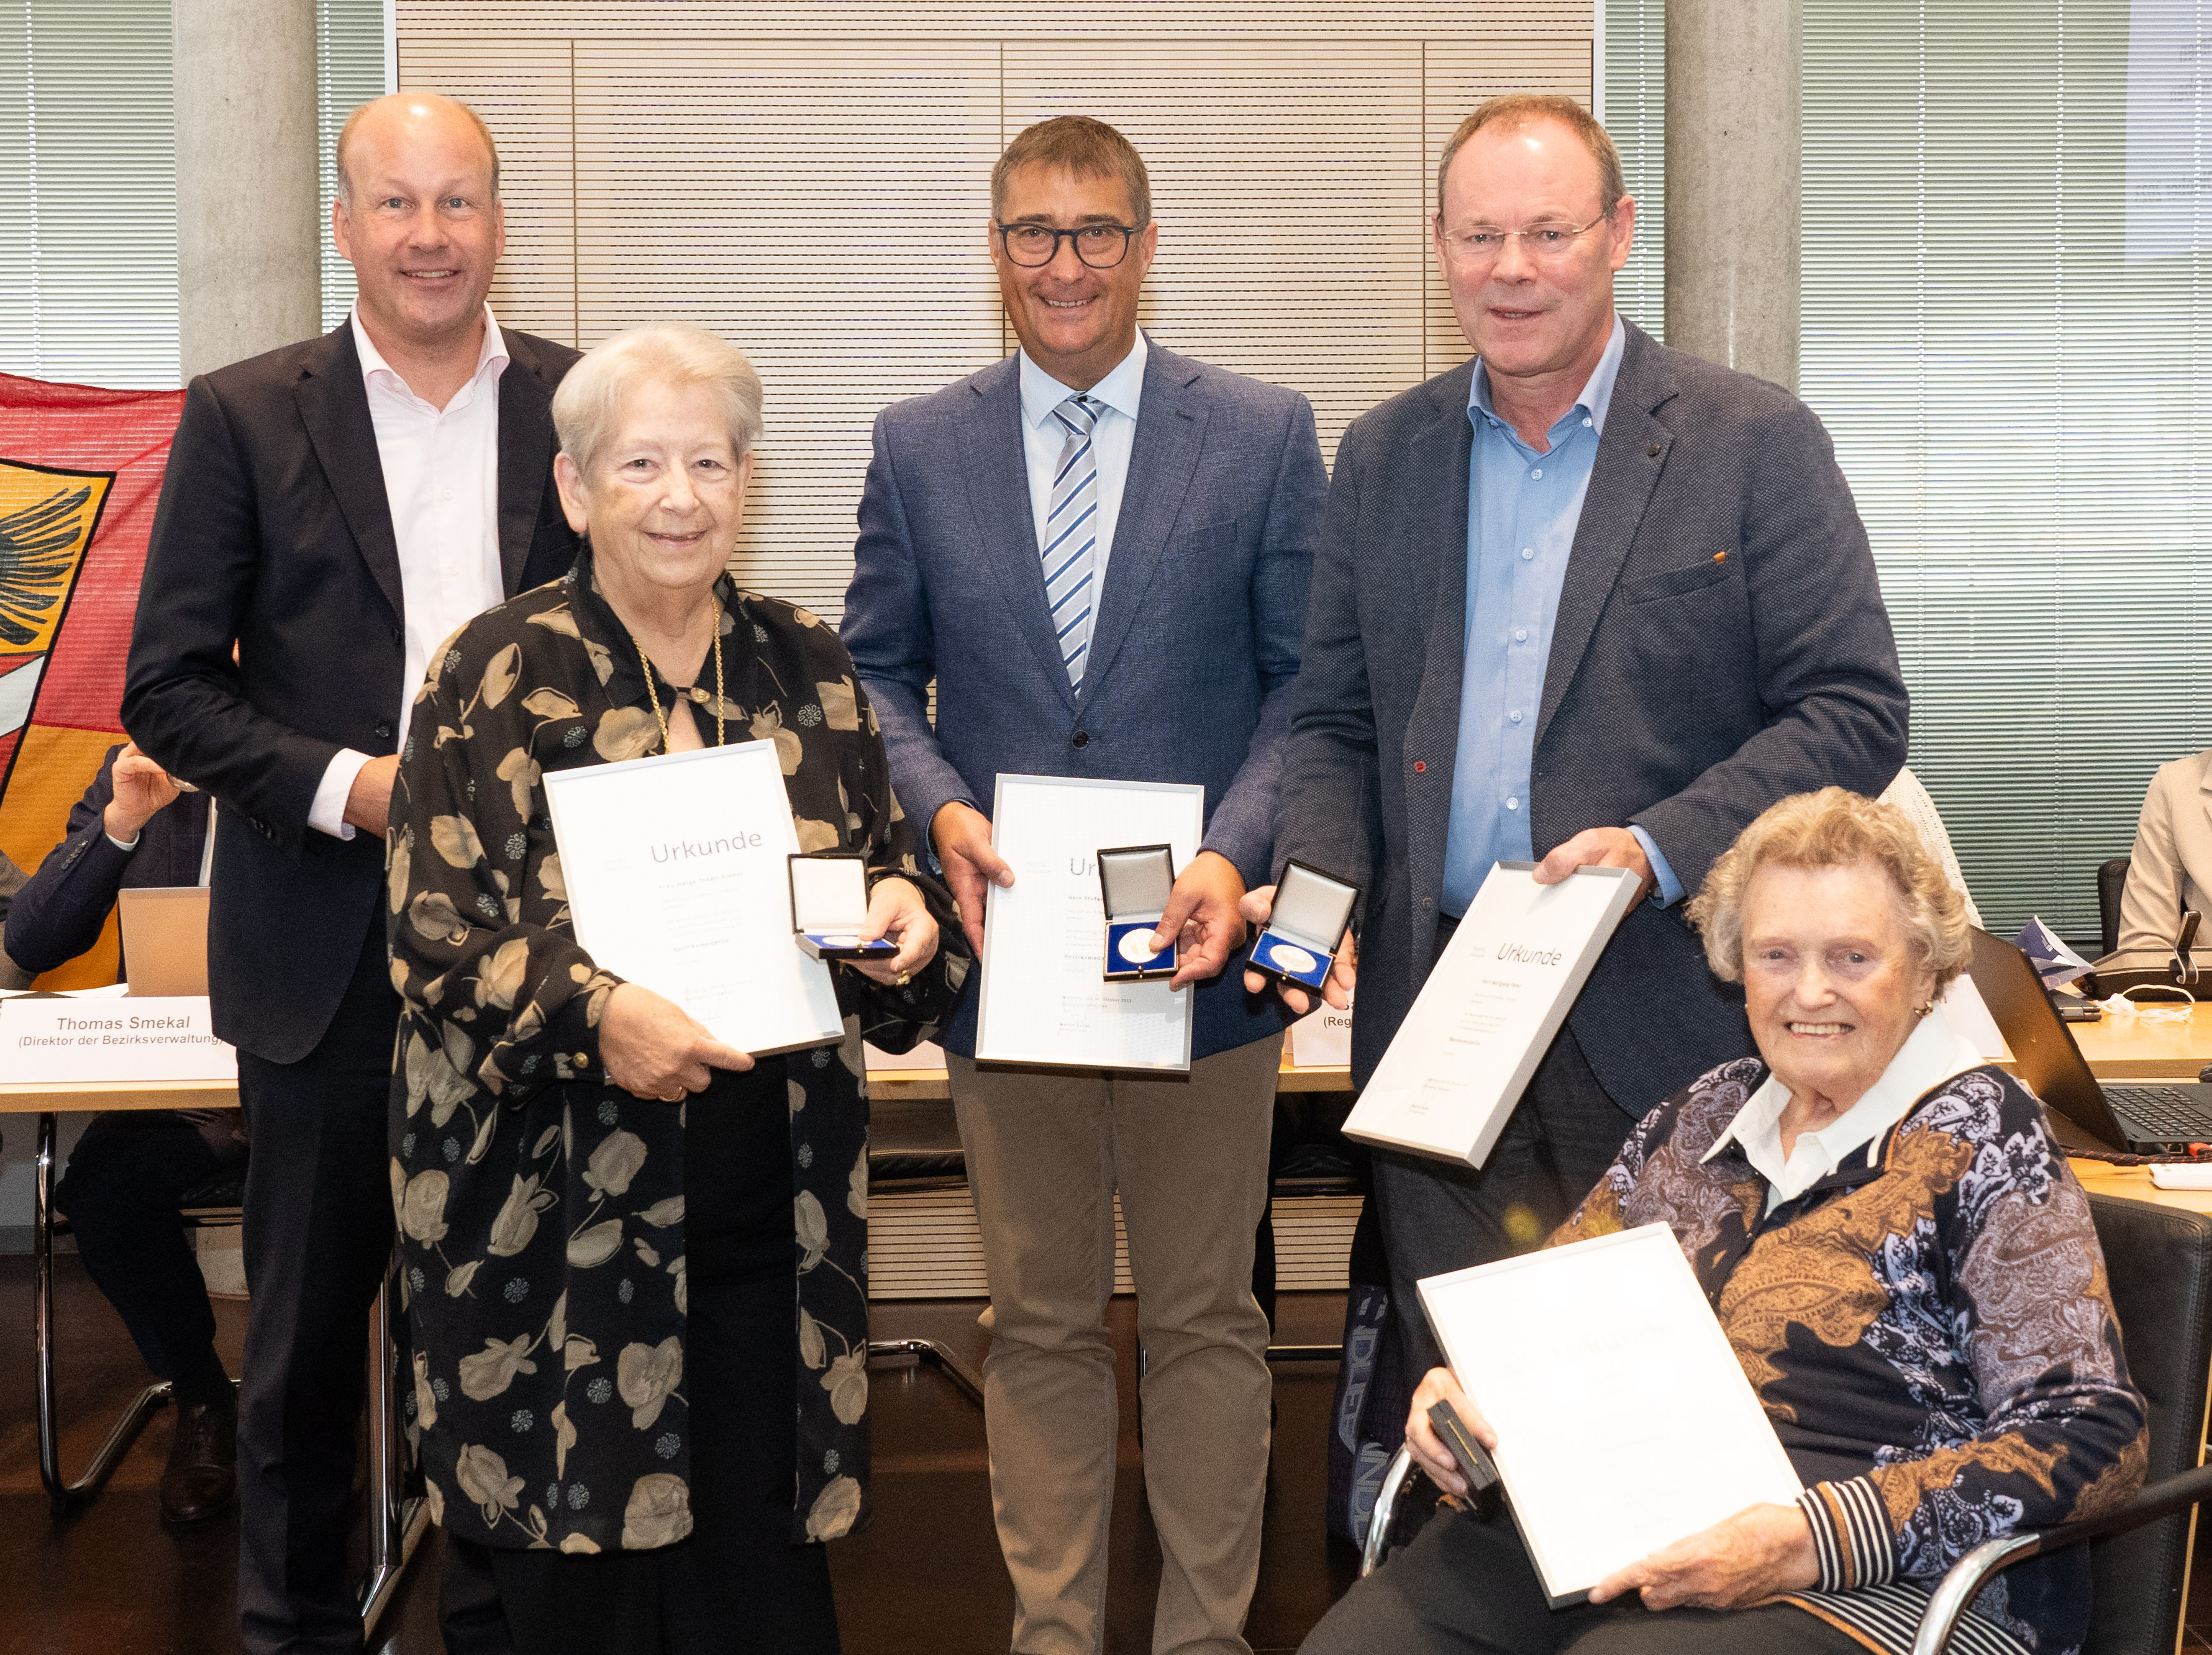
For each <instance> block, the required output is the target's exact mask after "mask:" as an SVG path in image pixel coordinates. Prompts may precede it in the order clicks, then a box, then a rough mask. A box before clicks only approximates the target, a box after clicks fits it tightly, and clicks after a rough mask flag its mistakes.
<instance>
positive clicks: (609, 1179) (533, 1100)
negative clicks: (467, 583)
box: [387, 549, 969, 1552]
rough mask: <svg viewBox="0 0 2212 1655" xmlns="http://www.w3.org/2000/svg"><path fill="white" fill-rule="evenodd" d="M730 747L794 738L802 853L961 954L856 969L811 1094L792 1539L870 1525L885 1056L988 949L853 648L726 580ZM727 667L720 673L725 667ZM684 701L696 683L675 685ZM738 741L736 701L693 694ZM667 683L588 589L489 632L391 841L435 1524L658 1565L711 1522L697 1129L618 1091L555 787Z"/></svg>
mask: <svg viewBox="0 0 2212 1655" xmlns="http://www.w3.org/2000/svg"><path fill="white" fill-rule="evenodd" d="M715 591H716V593H717V595H718V597H720V600H721V603H722V609H723V621H722V628H723V630H722V648H723V652H724V662H725V671H726V686H725V688H726V694H727V695H728V697H729V702H728V703H726V704H725V706H723V707H722V709H721V711H722V712H723V714H724V716H725V718H726V719H727V720H728V721H729V725H730V728H729V737H730V739H732V740H733V741H743V740H749V739H757V740H768V741H773V742H774V743H775V744H776V748H777V750H778V752H779V754H780V755H781V758H782V761H783V772H784V785H785V786H786V788H787V790H788V791H789V793H790V795H791V803H792V812H793V817H794V820H795V823H796V826H797V827H798V830H799V844H800V845H801V846H802V847H803V848H805V849H806V850H810V851H813V850H825V849H831V848H838V849H848V850H858V851H860V852H863V853H864V854H865V856H866V859H867V862H868V864H869V867H870V869H871V870H872V871H871V874H870V881H871V883H872V882H874V881H875V880H876V879H878V878H883V877H887V876H890V875H892V874H899V875H902V876H905V877H906V878H908V879H910V880H912V881H913V882H915V885H917V886H918V887H920V888H921V890H922V892H923V894H924V896H925V898H926V900H927V901H928V902H929V904H930V906H931V909H932V911H933V912H934V913H935V914H936V916H937V918H938V921H939V925H940V926H941V927H942V930H943V934H944V944H943V949H942V951H941V952H940V953H939V956H938V958H937V959H936V961H933V963H932V964H931V965H930V966H929V967H927V968H926V969H925V970H923V971H922V972H920V973H916V975H915V980H914V982H913V983H912V984H910V985H908V986H907V987H905V988H903V989H892V988H884V987H882V986H879V985H876V984H874V983H872V982H870V981H868V980H867V979H865V978H862V977H860V976H859V975H857V974H856V973H852V972H848V971H845V970H842V969H839V970H838V971H837V972H836V979H837V984H838V997H839V1001H840V1003H841V1005H842V1006H843V1008H844V1009H845V1010H846V1013H847V1015H846V1017H845V1034H844V1040H843V1041H842V1044H841V1045H839V1046H836V1047H829V1048H822V1049H817V1050H815V1051H812V1052H793V1053H791V1054H789V1055H788V1057H787V1058H786V1062H787V1065H788V1069H789V1074H790V1084H789V1097H790V1106H791V1155H792V1170H793V1180H794V1186H795V1188H796V1191H797V1199H796V1202H795V1203H794V1209H793V1241H792V1262H793V1306H792V1313H793V1315H794V1316H795V1317H796V1318H797V1319H798V1323H799V1339H798V1349H799V1363H800V1373H799V1453H798V1462H797V1464H796V1467H795V1477H794V1486H795V1488H796V1494H797V1500H796V1504H795V1506H794V1508H793V1519H792V1537H793V1540H794V1541H820V1540H829V1539H833V1538H835V1537H837V1536H839V1535H842V1534H844V1533H847V1532H848V1531H850V1530H851V1529H852V1528H853V1527H854V1525H856V1524H857V1523H859V1522H860V1520H861V1519H862V1517H863V1514H864V1512H865V1508H866V1478H867V1464H868V1443H867V1423H866V1409H867V1400H868V1380H867V1367H866V1364H867V1251H866V1249H867V1171H868V1169H867V1152H868V1123H867V1106H866V1102H865V1101H864V1100H863V1099H862V1096H861V1089H860V1082H861V1079H862V1076H863V1063H862V1058H861V1051H860V1043H861V1039H862V1036H863V1035H864V1034H865V1035H866V1037H867V1038H868V1039H869V1040H873V1041H875V1042H876V1043H877V1044H878V1045H879V1046H883V1047H884V1048H885V1049H887V1050H890V1051H894V1052H901V1051H905V1050H906V1049H908V1047H909V1046H912V1045H913V1044H914V1043H915V1042H916V1041H918V1040H925V1039H927V1038H928V1037H929V1036H930V1035H931V1034H933V1032H934V1031H935V1029H936V1028H937V1027H938V1026H939V1024H941V1023H942V1022H943V1021H945V1018H946V1017H947V1016H949V1015H951V1010H952V1007H953V1004H954V1003H955V1001H956V1000H957V997H958V993H959V990H960V986H961V983H962V981H963V979H964V977H965V975H966V973H967V968H968V963H969V961H968V950H967V945H966V943H965V942H964V941H963V938H962V935H961V930H960V926H959V924H958V923H957V916H956V912H955V910H954V908H953V906H952V903H951V898H950V897H949V896H948V895H947V894H946V893H945V891H944V889H943V888H942V887H940V886H939V885H938V884H937V883H936V882H934V881H933V880H932V879H931V878H929V877H928V876H926V875H924V874H922V873H921V872H920V871H919V870H918V869H917V867H916V865H915V836H914V832H913V828H912V826H911V824H909V823H908V821H906V820H905V819H904V817H903V815H902V813H901V812H900V810H899V807H898V804H897V802H896V799H895V798H894V797H892V793H891V787H890V771H889V768H888V767H887V766H886V764H885V762H884V749H883V743H882V740H881V738H880V737H879V736H878V733H877V729H876V719H875V714H874V712H872V710H871V708H870V707H869V706H868V703H867V699H866V694H865V693H864V692H863V691H862V690H861V689H860V688H859V686H858V685H857V683H856V682H854V676H853V667H852V663H851V661H850V659H849V658H848V657H847V656H846V653H845V651H844V648H843V646H842V645H841V644H840V643H839V642H838V641H837V639H836V634H834V633H833V632H831V631H830V630H829V628H828V627H824V626H823V625H822V624H821V622H820V621H817V619H816V618H815V617H814V616H813V615H809V614H808V613H806V611H805V610H804V609H794V608H793V607H792V606H791V605H789V604H787V603H778V602H776V601H775V600H774V599H771V598H766V597H759V596H757V595H756V594H753V593H750V592H744V591H736V590H734V589H733V588H732V585H731V584H730V583H729V581H728V580H727V579H724V580H721V581H720V582H718V583H717V585H716V588H715ZM708 661H709V664H708V670H706V671H705V672H702V675H701V676H702V678H705V679H707V680H708V682H711V681H712V666H711V662H712V657H711V656H710V657H709V658H708ZM655 677H656V682H657V686H658V689H659V695H660V697H661V704H662V705H663V706H670V705H672V698H673V697H675V696H676V695H678V694H684V693H686V692H680V691H677V690H674V689H671V688H670V686H669V685H668V683H667V682H666V681H665V679H660V678H659V675H658V674H656V675H655ZM689 694H690V698H691V700H692V701H693V704H694V705H693V718H694V720H695V722H696V723H697V724H698V726H699V728H700V731H701V734H702V736H703V737H706V738H707V739H708V741H709V742H711V741H712V740H713V729H714V712H715V707H714V704H713V703H714V697H713V695H712V694H711V693H710V692H709V691H708V690H706V689H703V688H702V689H696V690H693V691H691V692H689ZM660 749H661V740H660V731H659V724H658V723H657V721H656V720H655V718H654V717H653V712H652V711H651V708H650V706H649V703H648V698H647V690H646V682H645V678H644V676H643V670H642V668H641V664H640V660H639V657H638V653H637V650H636V647H635V645H634V644H633V643H632V641H631V640H630V637H629V633H628V631H627V630H626V629H625V628H624V627H623V625H622V622H621V621H619V620H618V619H617V617H616V616H615V614H614V612H613V611H612V610H611V609H610V608H608V606H607V605H606V603H605V601H604V600H603V599H602V598H601V597H599V594H598V592H597V591H596V590H595V589H594V588H593V585H592V577H591V553H590V551H589V549H586V550H585V552H584V553H583V555H581V556H580V558H579V559H578V561H577V563H576V566H575V567H574V568H573V569H572V570H571V571H570V572H569V573H568V574H567V575H566V576H564V577H563V578H562V579H560V580H557V581H555V582H554V583H552V584H551V585H546V586H541V587H539V588H538V589H537V590H535V591H528V592H525V593H523V594H521V595H520V597H515V598H513V599H512V600H511V601H509V602H508V603H504V604H502V605H501V606H500V607H498V608H496V609H491V610H489V611H487V612H486V613H485V614H483V615H480V616H478V617H477V619H476V620H474V621H471V622H470V623H469V624H468V625H467V626H466V627H463V628H462V629H461V630H460V632H459V633H458V634H455V635H454V636H453V639H452V640H449V641H448V643H447V647H446V651H445V652H444V654H443V656H442V658H441V659H440V660H439V661H437V662H436V663H435V664H433V667H432V669H431V671H430V674H429V676H428V681H427V682H425V683H424V685H423V687H422V691H421V692H420V694H418V695H417V696H416V706H415V712H414V718H413V722H412V724H411V726H410V733H409V736H408V742H407V747H406V750H405V751H404V754H403V755H402V756H401V761H400V769H399V779H398V785H397V787H396V788H395V790H394V792H393V795H392V832H391V835H390V840H389V846H388V851H387V858H388V867H389V874H390V877H389V881H388V888H389V892H390V910H391V912H390V919H389V925H390V934H391V939H392V982H393V985H394V986H395V987H397V988H398V991H399V992H400V994H401V995H402V997H404V1009H403V1015H402V1017H401V1021H400V1025H399V1034H398V1047H397V1051H396V1055H395V1063H394V1072H393V1076H392V1202H393V1204H394V1206H395V1208H396V1209H397V1210H398V1221H399V1229H400V1242H401V1246H402V1248H403V1252H404V1259H403V1263H404V1280H405V1288H404V1298H405V1301H406V1303H407V1305H408V1309H409V1319H410V1330H411V1333H412V1337H413V1349H412V1353H411V1354H412V1363H413V1367H414V1388H413V1391H412V1395H411V1398H410V1402H411V1410H412V1419H411V1421H410V1432H411V1433H418V1434H419V1440H420V1442H421V1445H422V1457H423V1462H424V1469H425V1470H426V1473H427V1475H428V1483H429V1500H430V1504H431V1510H432V1513H433V1515H434V1516H435V1518H436V1519H437V1520H438V1521H439V1522H440V1523H441V1524H442V1525H445V1526H447V1528H448V1529H450V1530H451V1531H453V1532H454V1533H456V1534H459V1535H463V1536H465V1537H467V1538H469V1539H471V1540H475V1541H478V1542H480V1543H483V1544H486V1545H491V1546H501V1547H558V1548H559V1549H562V1550H563V1551H569V1552H598V1551H607V1550H612V1549H617V1548H622V1549H651V1548H653V1547H658V1546H664V1545H668V1544H671V1543H673V1542H675V1541H678V1540H681V1539H682V1538H684V1536H686V1535H687V1534H689V1533H690V1530H691V1522H692V1519H691V1513H690V1489H689V1481H688V1479H689V1470H690V1430H689V1428H688V1416H689V1413H690V1403H688V1401H687V1400H686V1393H685V1389H684V1318H685V1311H686V1299H685V1293H684V1288H685V1279H684V1256H685V1250H684V1111H683V1107H682V1106H680V1105H675V1104H665V1103H660V1102H653V1101H646V1100H640V1099H638V1098H635V1097H633V1096H631V1095H630V1094H629V1093H627V1092H624V1091H622V1090H620V1089H619V1088H615V1087H611V1086H608V1085H605V1084H603V1083H602V1082H600V1081H599V1079H598V1078H597V1077H598V1075H599V1032H598V1027H597V1026H598V1023H599V1014H600V1011H601V1009H602V1008H603V1007H604V1005H605V1001H606V997H607V996H608V995H609V994H610V993H611V991H613V989H614V988H615V986H616V985H617V982H618V981H619V979H617V978H615V977H613V976H611V975H610V974H609V973H606V972H604V971H601V970H599V968H598V967H596V966H595V965H594V964H593V963H592V960H591V959H590V957H589V956H588V955H586V953H585V952H584V951H583V949H580V948H579V947H578V946H577V943H576V940H575V936H574V927H573V925H572V924H571V921H570V918H569V913H568V906H567V900H566V898H567V892H566V890H565V888H564V885H563V882H562V876H561V858H560V852H559V849H558V847H557V846H556V844H555V842H554V838H553V828H552V823H551V821H550V819H549V818H548V816H547V814H546V805H545V790H544V783H543V779H542V778H543V776H544V773H545V772H547V771H550V770H558V769H562V768H564V767H572V766H580V765H590V764H603V763H611V762H618V761H622V760H625V759H635V758H639V757H641V756H644V755H648V754H652V753H656V752H659V750H660Z"/></svg>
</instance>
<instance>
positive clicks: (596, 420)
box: [553, 322, 761, 487]
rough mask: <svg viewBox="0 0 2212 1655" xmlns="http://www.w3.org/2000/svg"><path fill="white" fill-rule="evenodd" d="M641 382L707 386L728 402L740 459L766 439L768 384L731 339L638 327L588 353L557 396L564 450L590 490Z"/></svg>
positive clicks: (665, 326) (687, 329)
mask: <svg viewBox="0 0 2212 1655" xmlns="http://www.w3.org/2000/svg"><path fill="white" fill-rule="evenodd" d="M641 379H658V380H659V381H661V382H662V383H664V384H667V385H679V386H684V385H708V386H711V387H712V388H713V389H714V391H718V392H719V393H720V396H721V398H722V406H723V413H724V417H725V418H726V419H727V421H729V429H730V447H731V450H732V452H733V453H735V454H736V455H737V456H738V458H744V456H745V455H746V454H748V453H750V452H752V446H753V445H754V444H755V443H757V442H758V441H759V440H760V437H761V382H760V375H759V374H758V373H755V372H754V371H753V365H752V363H751V362H750V361H749V360H747V358H746V356H745V354H744V352H743V351H741V350H739V349H738V348H737V347H736V346H735V345H733V344H732V343H730V342H729V341H728V340H726V339H724V338H721V337H720V336H716V335H714V334H712V333H709V332H708V331H707V330H706V329H704V328H695V327H691V326H690V325H688V324H684V323H681V322H656V323H654V324H652V325H650V326H648V327H642V328H632V329H630V330H629V331H628V332H626V333H617V335H615V336H614V337H613V338H611V339H608V340H605V341H602V342H601V343H599V344H596V345H594V346H592V348H591V349H589V350H587V351H586V352H585V353H584V355H583V360H582V361H579V362H578V363H577V364H576V365H575V366H574V367H572V368H570V369H569V370H568V373H567V375H566V376H565V377H564V378H563V379H562V381H561V385H560V388H559V389H558V390H557V391H555V392H554V393H553V428H554V430H555V431H556V432H557V433H559V435H560V438H561V452H562V453H564V454H566V455H567V456H568V458H569V460H570V461H571V462H572V463H573V464H574V465H575V468H576V470H579V471H580V472H581V473H582V474H583V476H584V478H585V481H586V486H587V487H588V486H589V483H590V480H591V477H592V466H593V464H594V463H595V462H596V461H597V460H598V459H599V451H600V450H601V449H603V448H605V446H607V444H608V443H609V442H610V441H611V440H613V437H614V424H615V418H616V415H617V413H618V412H619V411H620V409H621V407H622V400H623V397H624V396H625V395H626V394H628V392H629V390H630V388H631V387H632V386H633V385H636V384H637V383H638V382H639V381H640V380H641Z"/></svg>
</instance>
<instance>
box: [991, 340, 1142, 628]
mask: <svg viewBox="0 0 2212 1655" xmlns="http://www.w3.org/2000/svg"><path fill="white" fill-rule="evenodd" d="M1018 355H1019V356H1020V357H1021V381H1022V456H1023V458H1024V459H1025V460H1027V461H1028V463H1029V471H1030V515H1031V516H1032V517H1034V518H1036V543H1037V545H1038V546H1039V547H1040V548H1042V546H1043V545H1044V543H1045V541H1046V539H1047V538H1048V537H1047V536H1046V534H1045V527H1044V524H1045V518H1046V516H1047V515H1048V513H1049V512H1051V510H1052V480H1053V478H1054V476H1056V475H1058V473H1059V470H1060V450H1061V449H1062V448H1063V447H1065V446H1066V443H1067V427H1066V426H1064V425H1062V424H1061V423H1060V421H1058V420H1055V419H1054V418H1053V417H1052V410H1053V409H1055V408H1058V407H1059V406H1060V404H1061V403H1064V402H1066V400H1067V399H1068V398H1069V397H1073V396H1075V395H1076V394H1077V392H1076V390H1075V387H1074V386H1073V385H1062V384H1060V381H1059V380H1057V379H1054V378H1053V377H1052V376H1051V375H1050V374H1049V373H1046V372H1045V371H1044V370H1043V369H1042V368H1041V367H1038V366H1037V365H1036V363H1035V362H1032V361H1030V354H1029V352H1027V351H1025V350H1024V351H1021V352H1018ZM1145 357H1146V345H1145V336H1144V335H1143V333H1141V332H1139V334H1138V335H1137V343H1136V345H1135V346H1134V348H1133V349H1131V350H1130V352H1129V354H1128V355H1127V356H1124V357H1123V358H1122V359H1121V361H1119V362H1118V363H1116V364H1115V368H1114V371H1113V372H1112V373H1109V374H1108V375H1107V376H1106V377H1105V378H1104V379H1101V380H1100V381H1099V382H1098V383H1097V385H1093V386H1091V389H1090V391H1087V392H1085V393H1084V394H1085V395H1087V396H1089V397H1090V398H1091V401H1092V402H1094V403H1104V404H1105V405H1106V406H1105V411H1104V412H1103V413H1102V414H1100V415H1099V416H1098V422H1097V425H1095V426H1094V427H1091V443H1092V448H1091V458H1093V459H1094V460H1096V461H1097V464H1098V545H1097V551H1096V554H1095V555H1096V556H1097V567H1096V573H1095V574H1094V575H1093V577H1092V578H1093V579H1095V580H1096V581H1097V585H1096V587H1095V588H1094V589H1093V590H1095V591H1100V592H1103V591H1105V590H1106V559H1107V557H1108V555H1109V554H1110V553H1111V552H1112V551H1113V549H1114V525H1115V523H1117V522H1118V521H1119V520H1120V519H1121V490H1122V488H1124V487H1125V486H1126V485H1127V482H1128V481H1129V451H1130V450H1131V449H1132V448H1133V447H1134V446H1136V441H1137V402H1138V399H1139V397H1141V396H1142V395H1143V394H1144V390H1145ZM1039 561H1040V563H1041V562H1042V553H1041V552H1040V555H1039ZM1097 629H1098V620H1097V610H1096V609H1095V608H1094V609H1093V611H1092V615H1091V631H1092V633H1093V634H1096V633H1097Z"/></svg>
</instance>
